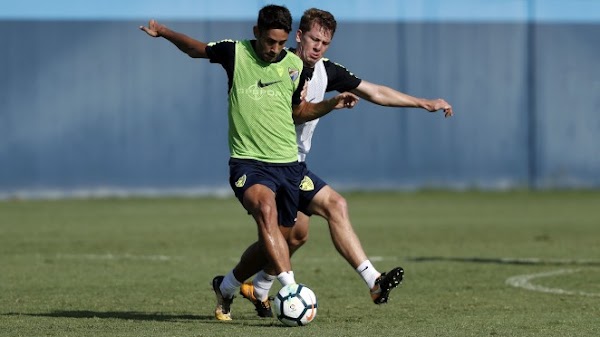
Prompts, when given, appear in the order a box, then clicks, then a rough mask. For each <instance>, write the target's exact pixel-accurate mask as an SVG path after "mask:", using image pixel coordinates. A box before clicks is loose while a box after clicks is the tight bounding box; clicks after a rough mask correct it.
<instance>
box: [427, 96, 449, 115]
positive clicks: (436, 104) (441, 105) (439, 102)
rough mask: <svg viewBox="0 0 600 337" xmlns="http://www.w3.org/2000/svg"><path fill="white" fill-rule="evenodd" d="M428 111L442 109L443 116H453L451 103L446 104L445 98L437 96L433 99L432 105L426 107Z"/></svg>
mask: <svg viewBox="0 0 600 337" xmlns="http://www.w3.org/2000/svg"><path fill="white" fill-rule="evenodd" d="M428 110H429V111H430V112H436V111H438V110H444V117H446V118H448V117H452V116H454V112H453V111H452V105H450V104H448V102H446V101H445V100H443V99H441V98H438V99H436V100H433V105H432V107H431V108H429V109H428Z"/></svg>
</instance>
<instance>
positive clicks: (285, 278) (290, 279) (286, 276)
mask: <svg viewBox="0 0 600 337" xmlns="http://www.w3.org/2000/svg"><path fill="white" fill-rule="evenodd" d="M277 279H278V280H279V282H281V285H282V286H287V285H288V284H296V280H295V279H294V272H293V271H291V270H290V271H284V272H282V273H281V274H279V275H277Z"/></svg>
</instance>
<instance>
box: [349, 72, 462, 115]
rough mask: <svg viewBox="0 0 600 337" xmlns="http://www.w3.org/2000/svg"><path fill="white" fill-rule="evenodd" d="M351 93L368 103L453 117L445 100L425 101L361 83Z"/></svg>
mask: <svg viewBox="0 0 600 337" xmlns="http://www.w3.org/2000/svg"><path fill="white" fill-rule="evenodd" d="M352 92H353V93H354V94H356V95H358V96H359V97H360V98H363V99H366V100H367V101H369V102H373V103H375V104H379V105H382V106H389V107H404V108H421V109H425V110H427V111H429V112H436V111H438V110H443V111H444V116H445V117H451V116H452V115H454V112H453V111H452V106H451V105H450V104H448V102H446V101H445V100H443V99H441V98H438V99H425V98H417V97H413V96H410V95H408V94H405V93H402V92H400V91H397V90H394V89H392V88H390V87H386V86H383V85H378V84H374V83H370V82H367V81H364V80H363V81H361V82H360V84H359V85H358V87H356V89H354V90H352Z"/></svg>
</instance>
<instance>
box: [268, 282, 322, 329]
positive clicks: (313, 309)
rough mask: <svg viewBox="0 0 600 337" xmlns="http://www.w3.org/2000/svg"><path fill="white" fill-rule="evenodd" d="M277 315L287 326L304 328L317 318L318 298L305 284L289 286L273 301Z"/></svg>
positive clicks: (280, 291) (282, 289)
mask: <svg viewBox="0 0 600 337" xmlns="http://www.w3.org/2000/svg"><path fill="white" fill-rule="evenodd" d="M273 305H274V307H275V315H277V319H279V321H281V323H283V324H285V325H287V326H302V325H306V324H308V323H310V322H312V320H313V319H315V316H317V297H316V296H315V293H314V292H313V291H312V290H310V288H308V287H307V286H305V285H303V284H288V285H287V286H285V287H283V288H281V290H279V292H278V293H277V296H276V297H275V300H274V301H273Z"/></svg>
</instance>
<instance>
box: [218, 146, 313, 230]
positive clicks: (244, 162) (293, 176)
mask: <svg viewBox="0 0 600 337" xmlns="http://www.w3.org/2000/svg"><path fill="white" fill-rule="evenodd" d="M302 172H303V167H302V166H301V165H300V164H299V163H297V162H294V163H288V164H271V163H265V162H261V161H257V160H251V159H236V158H231V159H230V160H229V185H230V186H231V189H232V190H233V192H234V193H235V196H236V197H237V198H238V200H239V201H240V202H241V203H242V205H243V204H244V193H245V192H246V190H247V189H248V188H249V187H250V186H253V185H256V184H261V185H264V186H267V187H268V188H270V189H271V190H272V191H273V192H275V202H276V203H277V221H278V222H279V225H281V226H285V227H292V226H294V223H295V222H296V215H297V214H296V213H297V212H298V200H299V194H300V188H299V186H300V181H301V180H302V177H303V175H302Z"/></svg>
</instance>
